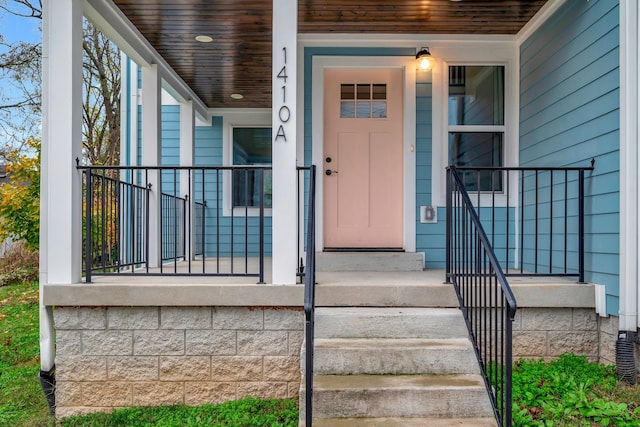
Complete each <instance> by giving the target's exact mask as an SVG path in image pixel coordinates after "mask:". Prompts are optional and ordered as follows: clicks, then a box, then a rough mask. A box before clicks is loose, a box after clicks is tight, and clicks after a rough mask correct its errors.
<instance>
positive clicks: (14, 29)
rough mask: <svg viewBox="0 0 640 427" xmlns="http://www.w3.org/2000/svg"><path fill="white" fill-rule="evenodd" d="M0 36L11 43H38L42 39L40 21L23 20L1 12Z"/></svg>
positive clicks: (33, 19)
mask: <svg viewBox="0 0 640 427" xmlns="http://www.w3.org/2000/svg"><path fill="white" fill-rule="evenodd" d="M0 34H2V36H3V37H4V38H5V40H6V41H7V42H9V43H14V42H17V41H28V42H32V43H33V42H36V41H39V40H40V38H41V34H40V20H39V19H35V18H22V17H17V16H15V15H12V14H10V13H7V12H5V11H0Z"/></svg>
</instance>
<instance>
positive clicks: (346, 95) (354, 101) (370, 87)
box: [340, 83, 387, 119]
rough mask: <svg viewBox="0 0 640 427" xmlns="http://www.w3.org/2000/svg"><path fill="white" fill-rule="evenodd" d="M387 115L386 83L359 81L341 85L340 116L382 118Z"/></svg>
mask: <svg viewBox="0 0 640 427" xmlns="http://www.w3.org/2000/svg"><path fill="white" fill-rule="evenodd" d="M386 117H387V85H386V84H381V83H373V84H372V83H358V84H341V85H340V118H342V119H353V118H357V119H371V118H374V119H380V118H386Z"/></svg>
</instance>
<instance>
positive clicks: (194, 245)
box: [78, 166, 271, 283]
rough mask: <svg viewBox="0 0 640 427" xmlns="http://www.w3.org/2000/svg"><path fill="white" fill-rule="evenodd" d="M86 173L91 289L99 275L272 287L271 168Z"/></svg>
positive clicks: (87, 261)
mask: <svg viewBox="0 0 640 427" xmlns="http://www.w3.org/2000/svg"><path fill="white" fill-rule="evenodd" d="M78 169H81V170H82V171H83V172H84V177H83V184H84V185H83V195H84V203H83V214H84V236H83V237H84V251H85V253H84V257H83V261H84V272H85V279H86V281H87V282H90V281H91V277H92V275H138V274H145V275H166V274H173V275H213V276H250V277H258V280H259V283H264V262H265V234H266V233H265V228H266V227H267V226H268V225H267V224H266V222H267V221H266V220H265V218H266V215H265V211H266V210H267V209H269V208H270V207H271V183H270V173H271V167H270V166H211V167H161V166H156V167H136V166H78ZM180 183H183V184H184V185H183V186H181V185H180ZM180 188H183V193H184V194H181V192H180ZM227 193H228V194H227ZM157 195H160V196H159V197H158V196H157ZM156 227H157V228H156ZM151 251H154V253H151ZM155 251H157V252H155ZM154 260H155V261H154Z"/></svg>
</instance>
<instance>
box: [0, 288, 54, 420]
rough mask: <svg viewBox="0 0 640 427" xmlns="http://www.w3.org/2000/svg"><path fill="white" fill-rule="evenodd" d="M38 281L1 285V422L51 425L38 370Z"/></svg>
mask: <svg viewBox="0 0 640 427" xmlns="http://www.w3.org/2000/svg"><path fill="white" fill-rule="evenodd" d="M38 342H39V337H38V283H37V282H30V283H22V284H13V285H10V286H4V287H0V425H2V426H24V427H33V426H46V425H48V424H49V425H50V424H51V423H50V418H49V415H48V414H49V412H48V408H47V403H46V401H45V399H44V395H43V393H42V390H41V389H40V383H39V382H38V373H39V371H40V358H39V354H40V350H39V345H38Z"/></svg>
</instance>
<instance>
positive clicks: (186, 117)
mask: <svg viewBox="0 0 640 427" xmlns="http://www.w3.org/2000/svg"><path fill="white" fill-rule="evenodd" d="M194 145H195V110H194V108H193V102H192V101H187V102H181V103H180V166H193V151H194ZM189 177H191V179H190V178H189ZM192 180H193V172H191V174H190V173H189V171H182V172H180V196H181V197H184V196H185V195H189V200H188V201H187V205H188V211H187V214H188V216H187V218H186V221H187V224H186V230H187V233H189V232H191V234H189V235H187V236H185V239H186V248H185V251H186V253H185V257H186V259H191V257H192V254H193V245H194V243H195V242H194V241H193V237H194V234H193V229H194V225H195V224H194V223H193V219H194V215H193V207H194V203H193V192H192V191H191V189H192V187H191V182H192ZM189 217H190V219H191V220H190V221H189ZM189 226H190V227H189Z"/></svg>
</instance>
